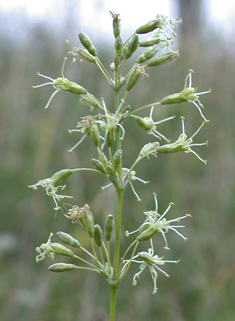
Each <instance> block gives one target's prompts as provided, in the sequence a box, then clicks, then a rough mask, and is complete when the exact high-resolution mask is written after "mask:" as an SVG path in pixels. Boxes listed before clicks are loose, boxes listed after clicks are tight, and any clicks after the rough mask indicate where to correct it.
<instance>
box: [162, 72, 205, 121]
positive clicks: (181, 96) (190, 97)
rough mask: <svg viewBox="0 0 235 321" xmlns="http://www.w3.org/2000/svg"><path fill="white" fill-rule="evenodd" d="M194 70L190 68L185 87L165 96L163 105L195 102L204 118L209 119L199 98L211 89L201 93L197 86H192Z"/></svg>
mask: <svg viewBox="0 0 235 321" xmlns="http://www.w3.org/2000/svg"><path fill="white" fill-rule="evenodd" d="M193 73H194V71H193V70H192V69H190V70H189V72H188V75H187V76H186V78H185V84H184V89H183V90H182V91H181V92H180V93H175V94H172V95H168V96H166V97H165V98H163V99H162V100H161V104H162V105H167V104H176V103H182V102H186V101H188V102H190V103H192V104H194V105H195V106H196V107H197V109H198V111H199V113H200V115H201V116H202V118H203V119H204V120H205V121H207V119H206V117H205V116H204V115H203V113H202V110H201V108H203V104H202V103H201V102H200V100H199V96H201V95H204V94H208V93H210V92H211V90H207V91H204V92H201V93H198V92H197V88H193V87H192V74H193Z"/></svg>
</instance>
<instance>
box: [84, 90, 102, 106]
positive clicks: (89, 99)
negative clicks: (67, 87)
mask: <svg viewBox="0 0 235 321" xmlns="http://www.w3.org/2000/svg"><path fill="white" fill-rule="evenodd" d="M80 102H81V103H82V104H84V105H88V106H90V107H95V108H101V109H103V106H102V104H101V102H100V101H99V100H98V99H97V98H96V97H95V96H93V95H92V94H90V93H87V94H86V95H81V97H80Z"/></svg>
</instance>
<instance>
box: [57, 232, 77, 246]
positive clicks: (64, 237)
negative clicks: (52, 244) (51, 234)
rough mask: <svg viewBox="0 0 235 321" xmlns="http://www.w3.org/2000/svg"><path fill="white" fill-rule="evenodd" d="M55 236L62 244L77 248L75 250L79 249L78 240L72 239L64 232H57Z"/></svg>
mask: <svg viewBox="0 0 235 321" xmlns="http://www.w3.org/2000/svg"><path fill="white" fill-rule="evenodd" d="M56 235H57V237H58V238H59V240H60V241H62V242H63V243H66V244H68V245H71V246H73V247H77V248H79V247H80V246H81V244H80V243H79V242H78V240H76V239H75V238H73V237H72V236H71V235H70V234H67V233H64V232H57V233H56Z"/></svg>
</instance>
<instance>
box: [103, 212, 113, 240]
mask: <svg viewBox="0 0 235 321" xmlns="http://www.w3.org/2000/svg"><path fill="white" fill-rule="evenodd" d="M113 228H114V218H113V215H111V214H109V215H108V216H107V218H106V220H105V223H104V236H105V239H106V241H107V242H108V241H109V240H110V239H111V236H112V233H113Z"/></svg>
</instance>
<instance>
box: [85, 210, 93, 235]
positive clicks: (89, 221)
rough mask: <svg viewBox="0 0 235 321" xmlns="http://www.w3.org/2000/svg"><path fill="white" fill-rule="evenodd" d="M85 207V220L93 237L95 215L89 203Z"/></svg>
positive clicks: (87, 228) (88, 231)
mask: <svg viewBox="0 0 235 321" xmlns="http://www.w3.org/2000/svg"><path fill="white" fill-rule="evenodd" d="M83 209H84V210H85V216H84V221H85V226H86V230H87V233H88V234H89V236H90V237H91V238H93V237H94V217H93V215H92V213H91V211H90V207H89V206H88V205H85V206H84V207H83Z"/></svg>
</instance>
